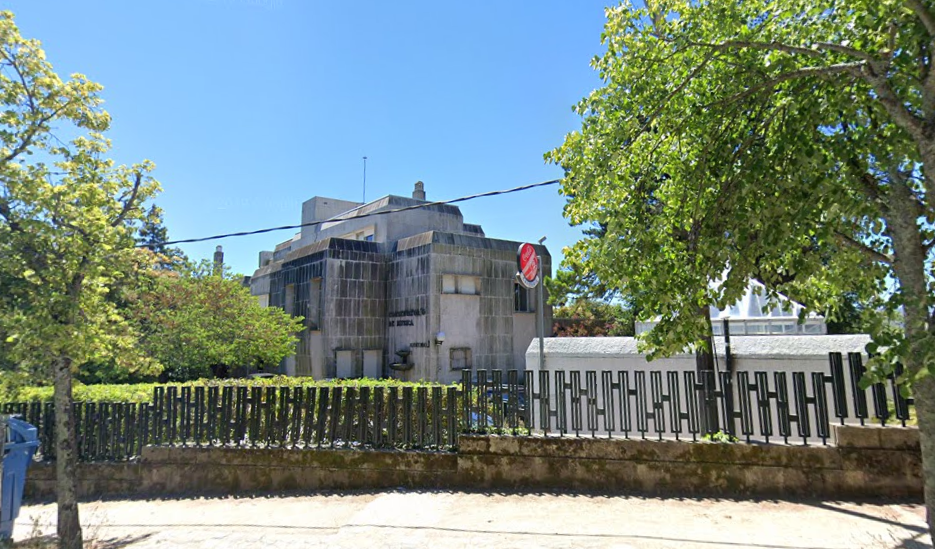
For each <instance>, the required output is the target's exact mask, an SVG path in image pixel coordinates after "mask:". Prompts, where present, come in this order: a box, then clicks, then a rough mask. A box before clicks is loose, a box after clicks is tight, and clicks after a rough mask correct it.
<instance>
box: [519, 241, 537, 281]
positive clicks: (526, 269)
mask: <svg viewBox="0 0 935 549" xmlns="http://www.w3.org/2000/svg"><path fill="white" fill-rule="evenodd" d="M517 258H518V260H519V272H520V275H521V276H522V277H523V278H524V279H526V282H529V283H530V284H535V283H536V281H537V279H538V278H539V256H538V255H536V248H535V247H533V245H532V244H530V243H528V242H527V243H525V244H520V246H519V252H518V253H517Z"/></svg>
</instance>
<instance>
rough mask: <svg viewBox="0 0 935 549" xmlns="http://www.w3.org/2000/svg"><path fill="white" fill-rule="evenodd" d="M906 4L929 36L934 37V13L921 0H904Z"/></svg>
mask: <svg viewBox="0 0 935 549" xmlns="http://www.w3.org/2000/svg"><path fill="white" fill-rule="evenodd" d="M906 6H908V7H909V9H910V10H912V13H914V14H915V15H916V17H918V18H919V21H920V22H921V23H922V25H923V26H924V27H925V30H926V31H927V32H928V33H929V36H931V37H932V38H935V15H933V14H932V12H930V11H929V10H928V8H926V7H925V4H924V3H923V2H922V0H906Z"/></svg>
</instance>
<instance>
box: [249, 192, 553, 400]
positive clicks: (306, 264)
mask: <svg viewBox="0 0 935 549" xmlns="http://www.w3.org/2000/svg"><path fill="white" fill-rule="evenodd" d="M302 224H303V225H306V224H310V225H308V226H304V227H302V231H301V232H300V233H298V234H296V235H295V236H294V237H293V238H292V239H290V240H287V241H285V242H282V243H281V244H279V245H278V246H276V248H275V249H274V250H273V251H264V252H260V268H259V269H257V271H256V272H255V273H254V275H253V276H252V277H251V279H250V290H251V293H252V294H253V295H255V296H257V298H258V299H259V300H260V302H261V303H262V304H263V305H266V306H274V307H282V308H283V309H285V310H286V311H287V312H289V313H291V314H293V315H297V316H303V317H305V329H304V330H303V331H302V332H301V333H300V334H299V343H298V345H297V349H296V354H295V356H294V357H290V358H288V359H286V360H285V361H284V363H283V364H282V365H281V369H282V372H283V373H286V374H288V375H311V376H314V377H316V378H328V377H359V376H366V377H398V378H402V379H408V380H419V379H425V380H432V381H442V382H448V381H454V380H457V379H460V378H461V375H462V374H461V372H462V371H463V370H465V369H468V370H476V369H501V370H509V369H513V368H516V369H520V370H521V369H523V368H524V366H525V352H526V348H527V347H528V346H529V343H530V342H531V341H532V339H533V338H534V337H535V335H536V314H535V307H536V299H535V297H536V296H535V293H534V291H530V290H526V289H525V288H523V287H521V286H520V285H519V284H518V283H517V282H516V277H515V275H516V271H517V266H516V253H517V249H518V248H519V245H520V243H519V242H513V241H509V240H497V239H493V238H487V237H486V236H485V234H484V231H483V229H482V228H481V227H480V226H479V225H472V224H469V223H464V220H463V217H462V215H461V210H460V209H459V208H458V207H456V206H452V205H444V204H430V203H428V202H426V200H425V191H424V187H423V184H422V182H417V183H416V185H415V190H414V192H413V193H412V197H411V198H410V197H402V196H392V195H391V196H385V197H383V198H379V199H377V200H374V201H372V202H368V203H366V204H361V203H358V202H348V201H344V200H337V199H333V198H324V197H319V196H316V197H314V198H311V199H310V200H307V201H306V202H305V203H303V204H302ZM536 250H537V252H538V253H539V255H540V257H541V258H542V270H543V272H544V273H546V274H548V273H550V272H551V258H550V256H549V254H548V251H547V250H546V249H545V248H544V247H542V246H536ZM544 313H545V317H546V322H545V326H551V316H552V315H551V308H550V307H548V306H546V309H545V311H544Z"/></svg>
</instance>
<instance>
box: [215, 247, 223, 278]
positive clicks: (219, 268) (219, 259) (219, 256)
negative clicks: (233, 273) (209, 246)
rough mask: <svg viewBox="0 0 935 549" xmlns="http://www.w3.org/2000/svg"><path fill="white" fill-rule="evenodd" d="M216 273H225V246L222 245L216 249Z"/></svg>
mask: <svg viewBox="0 0 935 549" xmlns="http://www.w3.org/2000/svg"><path fill="white" fill-rule="evenodd" d="M214 274H216V275H222V274H224V248H223V247H221V246H218V247H217V248H215V249H214Z"/></svg>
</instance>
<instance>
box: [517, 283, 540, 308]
mask: <svg viewBox="0 0 935 549" xmlns="http://www.w3.org/2000/svg"><path fill="white" fill-rule="evenodd" d="M533 303H534V301H533V299H532V290H529V289H527V288H524V287H523V286H522V285H521V284H520V283H519V282H514V283H513V311H515V312H517V313H534V312H535V311H536V307H535V305H534V304H533Z"/></svg>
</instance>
